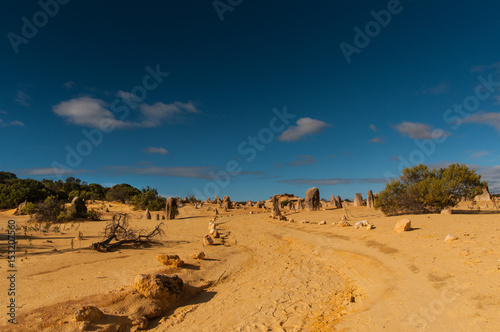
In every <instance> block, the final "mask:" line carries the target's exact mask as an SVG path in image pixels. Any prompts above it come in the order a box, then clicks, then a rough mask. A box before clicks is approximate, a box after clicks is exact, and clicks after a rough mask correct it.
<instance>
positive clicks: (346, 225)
mask: <svg viewBox="0 0 500 332" xmlns="http://www.w3.org/2000/svg"><path fill="white" fill-rule="evenodd" d="M337 225H338V226H339V227H349V226H351V224H349V223H348V222H347V221H345V220H342V221H341V222H339V223H338V224H337Z"/></svg>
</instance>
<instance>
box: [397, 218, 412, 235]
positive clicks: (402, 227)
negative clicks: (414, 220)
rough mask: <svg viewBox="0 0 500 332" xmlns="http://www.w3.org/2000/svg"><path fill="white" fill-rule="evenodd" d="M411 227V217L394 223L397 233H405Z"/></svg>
mask: <svg viewBox="0 0 500 332" xmlns="http://www.w3.org/2000/svg"><path fill="white" fill-rule="evenodd" d="M410 229H411V220H410V219H401V220H400V221H398V222H397V223H396V225H394V232H395V233H403V232H407V231H409V230H410Z"/></svg>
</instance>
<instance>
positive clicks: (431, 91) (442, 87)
mask: <svg viewBox="0 0 500 332" xmlns="http://www.w3.org/2000/svg"><path fill="white" fill-rule="evenodd" d="M449 91H450V86H449V85H448V83H440V84H438V85H436V86H433V87H430V88H424V89H422V90H421V93H422V94H424V95H442V94H445V93H447V92H449Z"/></svg>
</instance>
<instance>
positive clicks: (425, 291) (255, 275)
mask: <svg viewBox="0 0 500 332" xmlns="http://www.w3.org/2000/svg"><path fill="white" fill-rule="evenodd" d="M111 204H112V207H109V210H110V213H106V214H105V215H104V219H106V220H104V221H100V222H84V223H80V224H78V223H77V224H75V225H74V226H73V227H72V228H70V226H71V224H67V225H66V226H62V227H61V231H62V234H61V233H56V232H52V231H49V232H47V233H43V232H36V231H28V233H27V236H31V235H32V238H33V239H32V241H31V243H30V242H29V241H28V240H27V239H25V237H24V232H23V230H22V229H21V230H18V231H17V239H18V252H17V262H16V264H17V273H16V288H17V294H16V301H17V304H18V308H17V315H18V316H17V320H18V321H19V322H20V323H22V324H23V325H21V326H20V325H18V326H17V328H13V326H12V325H10V324H7V319H8V317H7V316H6V310H5V309H3V310H2V311H1V315H2V319H1V322H0V329H1V330H2V331H3V330H7V331H9V330H12V331H38V330H39V329H40V327H41V326H42V323H43V322H42V321H44V320H45V321H49V320H50V319H52V320H54V319H56V318H57V317H58V316H61V319H62V320H64V319H63V318H62V317H63V316H64V310H63V309H64V306H62V305H61V306H60V307H58V305H57V304H59V303H63V302H64V303H68V301H72V302H73V303H76V304H78V305H94V304H95V303H92V301H95V295H98V294H103V295H106V294H111V293H113V292H115V291H118V290H120V289H122V288H123V287H126V286H127V285H130V284H131V283H132V281H133V279H134V277H135V276H136V275H137V274H139V273H158V272H162V273H167V274H177V275H178V276H179V277H181V278H182V279H183V280H184V281H185V283H188V284H189V285H192V286H203V285H205V286H206V285H212V286H210V287H209V288H207V289H205V291H202V292H200V293H199V294H198V295H196V296H195V297H193V298H191V299H190V300H189V301H188V302H187V303H184V304H183V305H181V306H179V307H178V308H177V309H175V310H173V311H171V312H169V313H167V314H166V315H165V318H164V319H162V321H161V323H160V322H158V319H156V320H154V321H152V322H151V323H150V330H151V331H197V332H199V331H333V330H340V331H372V332H373V331H382V330H383V331H500V214H493V213H488V212H493V211H492V210H490V211H486V209H485V208H484V203H481V204H482V205H483V209H482V210H481V213H479V214H453V215H407V216H398V217H384V216H383V215H382V214H381V213H380V212H379V211H375V210H373V209H369V208H366V207H350V208H349V212H350V216H349V223H351V224H352V225H354V224H355V222H357V221H361V220H368V221H369V222H370V223H373V224H374V225H375V229H372V230H366V229H365V228H360V229H355V228H354V227H343V228H341V227H337V226H334V225H332V223H333V222H337V221H339V220H340V217H341V215H342V214H343V213H344V212H343V210H341V209H338V210H335V209H329V208H327V209H326V210H323V211H317V212H300V213H294V214H289V213H287V214H286V216H287V217H288V218H293V219H294V220H295V221H296V222H295V223H289V222H287V221H277V220H273V219H271V218H269V215H270V213H269V212H267V213H264V212H262V210H258V209H254V208H250V209H243V208H242V209H231V210H229V211H228V212H227V213H224V212H222V213H221V218H219V219H218V220H217V228H218V230H219V231H220V233H221V236H222V237H221V239H215V244H216V245H214V246H203V241H202V240H203V236H204V235H205V234H207V226H208V222H209V221H210V220H211V219H212V217H213V211H207V205H205V206H204V207H203V208H201V209H195V208H194V207H192V206H185V207H182V208H181V209H180V215H179V218H178V219H176V220H169V221H164V222H165V231H166V237H164V238H163V240H162V242H161V243H160V244H158V245H153V246H150V247H147V248H132V247H126V248H121V249H119V250H116V251H114V252H110V253H100V252H95V251H90V250H88V249H85V248H86V247H88V246H89V245H90V244H91V243H93V242H96V241H98V240H100V239H101V237H100V234H99V233H100V232H101V231H102V230H103V229H104V225H105V224H106V223H107V222H108V221H109V220H110V219H111V216H112V214H113V213H114V212H130V213H132V214H133V215H134V216H136V217H135V218H132V221H131V225H132V226H134V227H141V228H147V229H152V228H153V227H154V226H155V225H156V224H157V223H158V221H156V220H155V218H154V216H155V214H156V213H161V212H152V213H151V214H152V216H153V218H152V220H144V219H138V218H139V217H140V216H141V215H142V211H131V210H130V208H129V207H128V206H126V205H124V204H119V203H111ZM490 205H491V204H490ZM106 206H107V204H106ZM94 207H96V208H97V207H104V205H102V204H101V203H96V204H95V205H94ZM460 209H462V210H467V207H466V204H465V203H464V204H463V205H461V206H460ZM490 209H491V207H490ZM250 211H253V212H254V213H253V214H250ZM13 212H14V210H10V211H3V212H1V213H0V236H1V242H0V248H1V250H2V251H1V253H2V257H1V265H0V266H1V269H0V271H1V273H2V275H1V278H0V299H1V301H0V303H1V305H2V308H5V306H6V305H7V304H8V301H9V297H8V296H7V289H8V280H7V279H6V275H7V259H6V255H5V249H6V236H5V234H6V227H7V221H8V220H9V219H14V220H16V223H17V225H18V226H22V225H25V224H26V221H27V219H28V217H26V216H20V217H18V216H13V215H12V213H13ZM231 215H232V216H231ZM402 218H409V219H411V222H412V227H413V230H412V231H409V232H405V233H401V234H395V233H394V232H393V231H392V228H393V226H394V224H395V223H396V222H397V221H398V220H399V219H402ZM304 219H308V220H310V221H311V222H320V221H321V220H326V221H327V225H318V224H302V223H300V221H302V220H304ZM160 221H161V220H160ZM77 226H78V228H77ZM80 231H81V232H82V233H83V237H84V239H83V240H82V241H79V240H78V238H76V237H77V236H78V234H79V232H80ZM448 234H452V235H454V236H457V237H458V240H456V241H453V242H452V243H445V242H444V239H445V237H446V235H448ZM71 240H73V247H74V248H73V250H72V249H71ZM48 241H51V242H48ZM54 249H57V251H54ZM199 251H204V252H205V254H206V259H205V260H196V259H194V258H192V257H191V255H192V254H195V253H198V252H199ZM159 254H166V255H169V254H172V255H173V254H175V255H179V257H180V259H182V260H184V262H185V263H186V265H185V266H183V267H182V268H176V267H171V268H165V266H162V264H161V263H159V262H158V261H157V259H156V256H157V255H159ZM43 308H50V311H51V312H50V315H51V316H52V317H51V318H50V319H49V318H48V317H49V314H48V313H40V314H35V313H34V312H42V311H43V310H42V309H43ZM58 308H59V309H58ZM101 310H103V312H104V313H105V314H115V313H111V312H106V308H101ZM37 315H38V316H37ZM43 315H45V316H43ZM66 316H67V315H66ZM54 317H56V318H54ZM57 319H58V318H57ZM52 330H54V329H52ZM55 330H57V329H55Z"/></svg>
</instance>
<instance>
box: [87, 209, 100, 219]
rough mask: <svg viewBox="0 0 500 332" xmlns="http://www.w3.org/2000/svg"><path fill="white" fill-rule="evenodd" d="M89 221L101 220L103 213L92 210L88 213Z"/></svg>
mask: <svg viewBox="0 0 500 332" xmlns="http://www.w3.org/2000/svg"><path fill="white" fill-rule="evenodd" d="M87 219H88V220H92V221H99V220H101V213H100V212H99V211H97V210H94V209H90V210H88V211H87Z"/></svg>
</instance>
